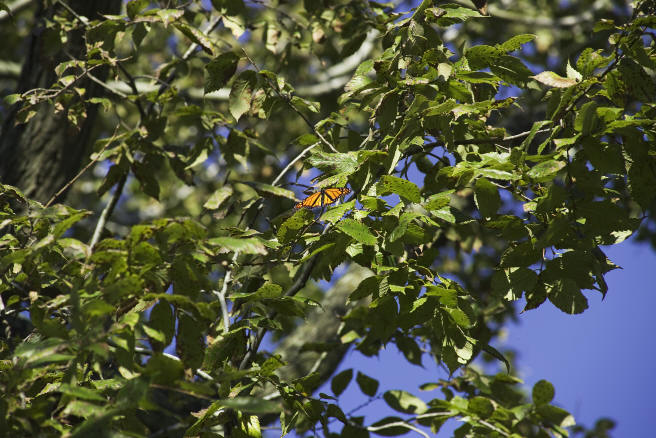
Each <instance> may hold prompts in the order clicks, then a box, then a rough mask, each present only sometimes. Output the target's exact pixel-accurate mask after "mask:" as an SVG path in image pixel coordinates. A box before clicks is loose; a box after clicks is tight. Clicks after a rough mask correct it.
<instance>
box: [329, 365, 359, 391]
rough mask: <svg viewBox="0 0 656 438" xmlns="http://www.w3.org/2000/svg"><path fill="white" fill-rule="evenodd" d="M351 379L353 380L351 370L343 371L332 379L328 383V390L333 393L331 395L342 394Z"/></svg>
mask: <svg viewBox="0 0 656 438" xmlns="http://www.w3.org/2000/svg"><path fill="white" fill-rule="evenodd" d="M351 379H353V368H349V369H347V370H344V371H342V372H341V373H339V374H337V375H336V376H335V377H333V379H332V381H331V382H330V389H331V390H332V391H333V394H335V395H336V396H339V395H340V394H341V393H342V392H344V390H345V389H346V387H347V386H348V384H349V383H351Z"/></svg>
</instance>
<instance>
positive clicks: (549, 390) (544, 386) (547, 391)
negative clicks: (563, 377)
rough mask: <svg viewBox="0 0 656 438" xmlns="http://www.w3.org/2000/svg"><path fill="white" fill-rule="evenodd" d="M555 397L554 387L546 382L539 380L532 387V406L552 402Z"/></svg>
mask: <svg viewBox="0 0 656 438" xmlns="http://www.w3.org/2000/svg"><path fill="white" fill-rule="evenodd" d="M554 395H555V390H554V387H553V385H552V384H551V383H549V382H548V381H546V380H540V381H539V382H537V383H536V384H535V385H533V404H535V405H545V404H547V403H549V402H551V400H553V398H554Z"/></svg>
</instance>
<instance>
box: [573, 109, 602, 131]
mask: <svg viewBox="0 0 656 438" xmlns="http://www.w3.org/2000/svg"><path fill="white" fill-rule="evenodd" d="M600 125H601V123H600V120H599V117H598V116H597V103H596V102H587V103H585V104H584V105H583V106H582V107H581V108H580V109H579V110H578V112H577V113H576V119H575V120H574V129H576V130H577V131H579V132H580V133H581V134H582V135H591V134H593V133H595V132H597V131H598V130H599V128H600Z"/></svg>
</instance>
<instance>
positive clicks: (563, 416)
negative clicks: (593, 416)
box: [537, 404, 576, 427]
mask: <svg viewBox="0 0 656 438" xmlns="http://www.w3.org/2000/svg"><path fill="white" fill-rule="evenodd" d="M537 413H538V415H539V416H540V417H542V418H544V419H545V420H547V421H549V422H551V423H553V424H556V425H558V426H560V427H570V426H574V425H575V424H576V422H575V421H574V417H573V416H572V414H570V413H569V412H567V411H566V410H564V409H561V408H559V407H557V406H553V405H546V404H545V405H539V406H538V407H537Z"/></svg>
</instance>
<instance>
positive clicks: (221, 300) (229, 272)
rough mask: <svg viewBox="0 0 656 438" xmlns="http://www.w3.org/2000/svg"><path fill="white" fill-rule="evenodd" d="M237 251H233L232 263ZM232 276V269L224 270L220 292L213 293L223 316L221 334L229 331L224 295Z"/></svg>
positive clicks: (228, 317)
mask: <svg viewBox="0 0 656 438" xmlns="http://www.w3.org/2000/svg"><path fill="white" fill-rule="evenodd" d="M238 255H239V251H235V254H234V255H233V256H232V263H234V262H235V261H236V260H237V257H238ZM231 276H232V269H228V270H226V274H225V276H224V277H223V286H222V287H221V290H220V291H218V292H215V294H216V296H217V297H218V298H219V303H220V304H221V313H222V314H223V333H226V334H227V333H228V332H229V331H230V315H229V314H228V303H226V293H227V292H228V285H229V284H230V277H231Z"/></svg>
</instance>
